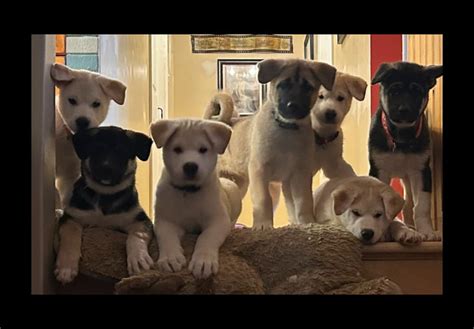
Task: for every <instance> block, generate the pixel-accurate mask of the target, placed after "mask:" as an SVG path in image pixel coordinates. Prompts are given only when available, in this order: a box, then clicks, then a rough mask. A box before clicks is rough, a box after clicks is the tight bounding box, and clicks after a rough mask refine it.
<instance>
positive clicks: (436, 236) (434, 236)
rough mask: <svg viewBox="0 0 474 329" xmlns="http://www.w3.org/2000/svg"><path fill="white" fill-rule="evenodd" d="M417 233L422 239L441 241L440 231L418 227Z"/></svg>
mask: <svg viewBox="0 0 474 329" xmlns="http://www.w3.org/2000/svg"><path fill="white" fill-rule="evenodd" d="M418 233H420V234H421V235H422V236H423V241H441V239H442V236H441V232H439V231H433V230H432V229H431V228H428V229H418Z"/></svg>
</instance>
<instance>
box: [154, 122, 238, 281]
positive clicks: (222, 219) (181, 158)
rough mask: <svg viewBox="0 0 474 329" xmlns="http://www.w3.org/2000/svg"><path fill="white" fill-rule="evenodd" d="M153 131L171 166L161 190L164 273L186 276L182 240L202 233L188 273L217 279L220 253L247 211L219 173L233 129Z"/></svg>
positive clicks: (204, 125)
mask: <svg viewBox="0 0 474 329" xmlns="http://www.w3.org/2000/svg"><path fill="white" fill-rule="evenodd" d="M150 129H151V135H152V137H153V139H154V141H155V144H156V146H157V147H158V148H161V147H163V160H164V165H165V166H164V168H163V171H162V174H161V178H160V181H159V182H158V186H157V188H156V203H155V233H156V236H157V239H158V246H159V249H160V256H159V259H158V267H159V268H160V269H161V270H164V271H168V272H171V271H174V272H176V271H179V270H181V268H182V267H183V266H184V265H185V264H186V259H185V258H184V255H183V249H182V247H181V242H180V239H181V237H182V236H183V235H184V234H185V233H199V237H198V239H197V242H196V246H195V248H194V252H193V255H192V258H191V261H190V263H189V267H188V268H189V270H190V271H192V273H193V275H194V276H195V277H196V278H207V277H209V276H210V275H211V274H216V273H217V271H218V256H219V248H220V246H221V245H222V243H223V242H224V241H225V239H226V237H227V235H228V234H229V233H230V230H231V229H232V227H233V225H234V224H235V222H236V221H237V218H238V216H239V214H240V211H241V209H242V204H241V198H240V193H239V189H238V187H237V185H236V184H235V183H233V182H232V181H230V180H228V179H225V178H219V177H218V176H217V172H216V170H215V166H216V162H217V155H218V154H222V153H224V150H225V149H226V147H227V144H228V142H229V140H230V136H231V134H232V129H231V128H230V127H228V126H227V125H225V124H223V123H220V122H216V121H210V120H194V119H179V120H160V121H157V122H155V123H153V124H152V125H151V127H150Z"/></svg>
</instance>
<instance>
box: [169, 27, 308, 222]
mask: <svg viewBox="0 0 474 329" xmlns="http://www.w3.org/2000/svg"><path fill="white" fill-rule="evenodd" d="M304 37H305V36H304V35H303V34H299V35H293V50H294V53H293V54H273V53H268V54H262V53H257V54H252V53H249V54H223V53H219V54H212V53H211V54H193V53H192V52H191V37H190V35H172V36H171V37H170V41H171V42H170V51H171V53H170V59H171V72H170V74H171V76H172V79H171V80H172V84H173V90H172V91H170V92H171V93H172V97H171V98H172V99H171V100H170V103H169V106H170V107H169V112H168V114H169V117H170V118H177V117H198V118H200V117H202V113H203V111H204V108H205V107H206V105H207V102H208V101H209V99H210V98H211V97H212V96H213V95H214V93H215V92H216V91H217V59H240V58H247V59H252V58H262V59H265V58H288V57H299V58H303V43H304ZM239 222H240V223H243V224H245V225H247V226H251V225H252V206H251V202H250V193H247V196H246V197H245V199H244V206H243V211H242V214H241V216H240V220H239ZM287 224H288V219H287V212H286V209H285V206H284V201H283V198H281V200H280V204H279V207H278V209H277V211H276V214H275V226H277V227H278V226H284V225H287Z"/></svg>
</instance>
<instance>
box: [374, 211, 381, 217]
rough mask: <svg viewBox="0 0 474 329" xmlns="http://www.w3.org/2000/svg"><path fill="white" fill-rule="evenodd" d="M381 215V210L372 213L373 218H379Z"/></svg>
mask: <svg viewBox="0 0 474 329" xmlns="http://www.w3.org/2000/svg"><path fill="white" fill-rule="evenodd" d="M381 216H382V213H381V212H378V213H376V214H375V215H374V218H380V217H381Z"/></svg>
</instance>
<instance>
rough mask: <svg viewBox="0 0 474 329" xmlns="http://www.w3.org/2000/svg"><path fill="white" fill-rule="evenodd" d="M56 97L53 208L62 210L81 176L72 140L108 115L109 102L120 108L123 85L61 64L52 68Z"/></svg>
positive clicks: (98, 123) (122, 99) (122, 97)
mask: <svg viewBox="0 0 474 329" xmlns="http://www.w3.org/2000/svg"><path fill="white" fill-rule="evenodd" d="M51 78H52V79H53V81H54V83H55V85H56V87H58V88H59V95H58V97H57V98H56V189H57V192H59V196H58V195H57V196H56V207H60V208H62V207H63V206H64V204H65V203H66V202H67V198H68V197H69V196H70V192H71V190H72V186H73V184H74V182H75V181H76V180H77V178H78V177H79V175H80V160H79V159H78V157H77V155H76V153H75V152H74V147H73V145H72V141H71V137H72V135H73V134H75V133H76V132H77V131H79V130H83V129H87V128H95V127H98V126H99V125H100V124H101V123H102V122H103V121H104V120H105V117H106V116H107V112H108V111H109V103H110V100H114V101H115V102H116V103H117V104H120V105H122V104H123V103H124V101H125V90H126V88H127V87H126V86H125V85H124V84H123V83H121V82H120V81H118V80H114V79H110V78H108V77H106V76H104V75H101V74H97V73H94V72H90V71H86V70H73V69H70V68H69V67H67V66H64V65H61V64H54V65H53V66H52V67H51Z"/></svg>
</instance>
